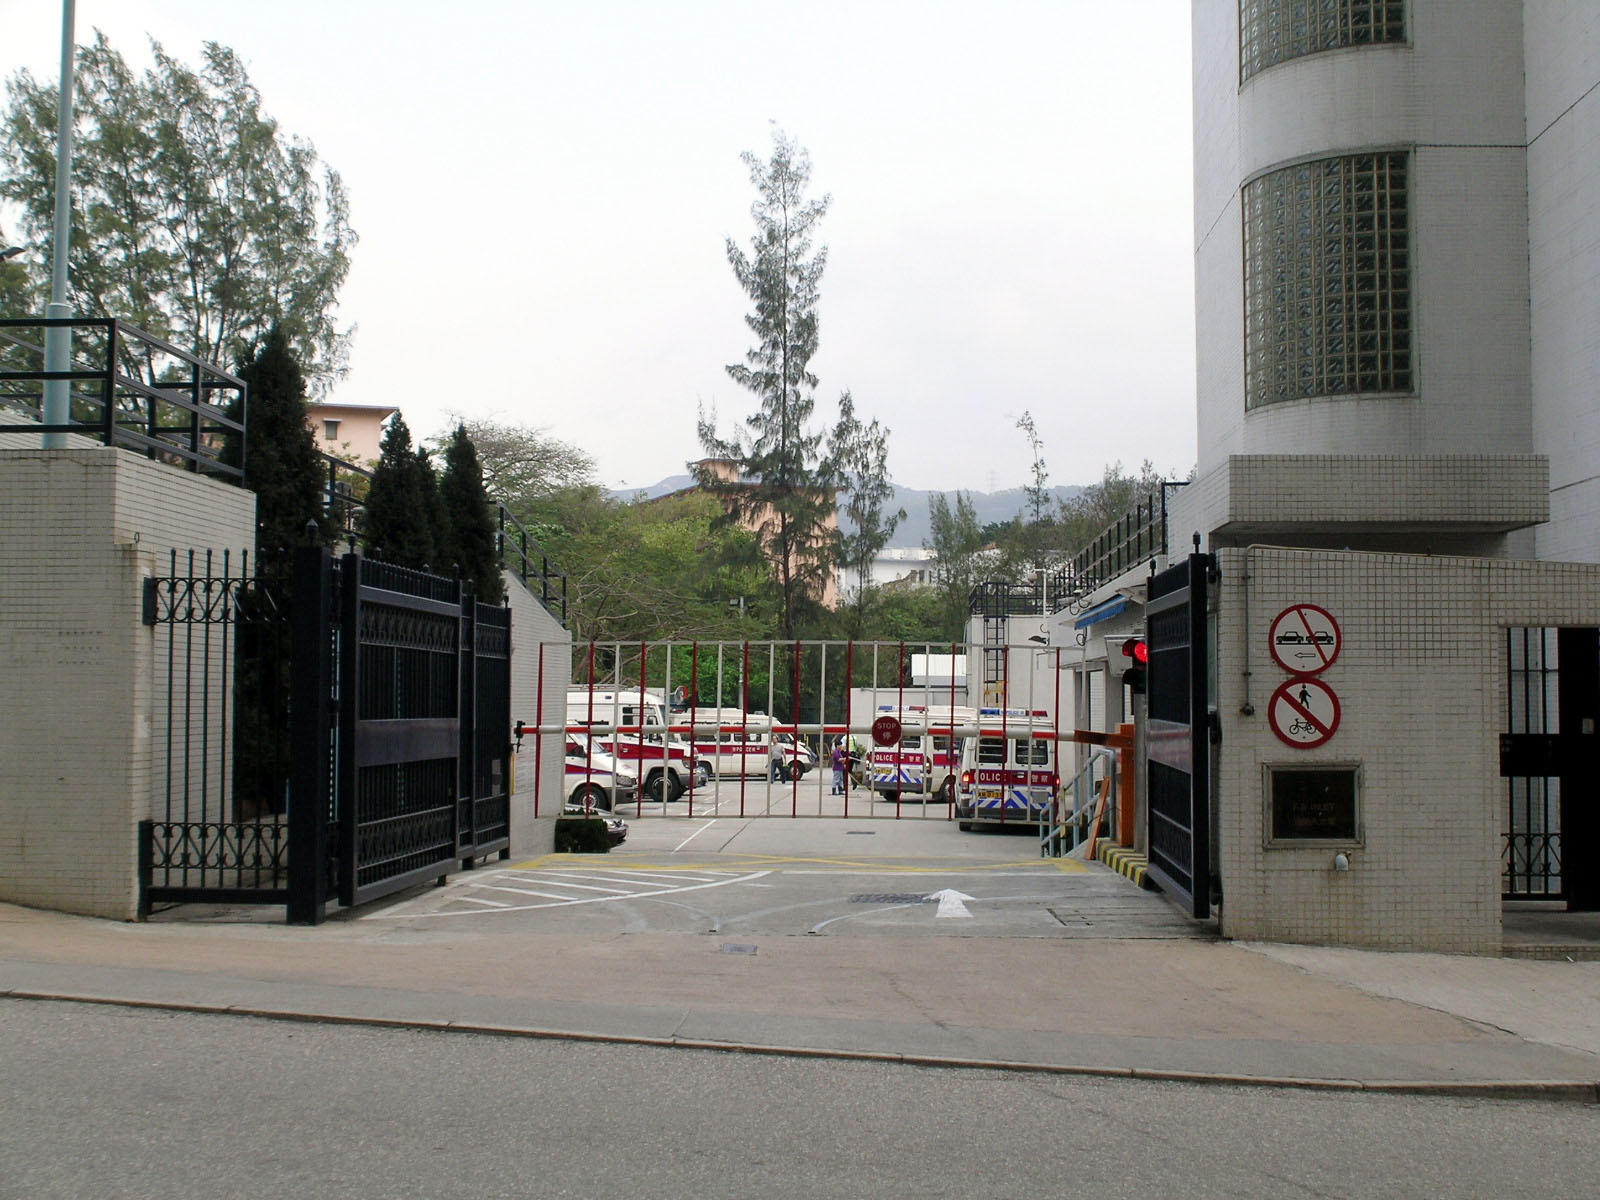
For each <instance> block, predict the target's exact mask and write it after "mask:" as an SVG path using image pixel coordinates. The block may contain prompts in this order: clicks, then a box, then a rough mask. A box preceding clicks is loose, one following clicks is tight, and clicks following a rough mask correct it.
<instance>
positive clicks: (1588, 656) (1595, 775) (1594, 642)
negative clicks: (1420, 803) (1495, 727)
mask: <svg viewBox="0 0 1600 1200" xmlns="http://www.w3.org/2000/svg"><path fill="white" fill-rule="evenodd" d="M1506 638H1507V641H1506V653H1507V666H1508V673H1507V683H1508V688H1507V693H1508V694H1507V708H1506V720H1507V724H1506V732H1505V733H1504V734H1502V735H1501V739H1500V774H1501V775H1502V776H1503V777H1505V779H1506V785H1507V792H1506V799H1507V805H1508V809H1507V820H1506V822H1505V826H1504V828H1505V838H1506V842H1505V849H1504V854H1503V857H1502V861H1503V864H1504V875H1503V878H1504V885H1503V892H1504V894H1505V896H1506V898H1507V899H1509V900H1565V901H1566V902H1567V908H1568V909H1569V910H1571V911H1574V912H1580V911H1581V912H1594V911H1600V753H1597V748H1600V740H1597V737H1596V729H1597V727H1600V630H1596V629H1588V628H1582V629H1540V628H1530V629H1510V630H1507V632H1506Z"/></svg>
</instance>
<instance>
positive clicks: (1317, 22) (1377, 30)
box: [1239, 0, 1406, 83]
mask: <svg viewBox="0 0 1600 1200" xmlns="http://www.w3.org/2000/svg"><path fill="white" fill-rule="evenodd" d="M1405 40H1406V15H1405V0H1239V82H1240V83H1243V82H1244V81H1245V80H1247V79H1249V78H1250V76H1252V75H1254V74H1255V73H1256V72H1257V71H1264V70H1266V68H1268V67H1270V66H1272V65H1273V64H1274V63H1281V62H1284V61H1285V60H1287V59H1291V58H1300V57H1301V56H1302V55H1306V54H1317V53H1319V52H1320V51H1323V50H1338V49H1340V48H1342V47H1344V46H1374V45H1379V44H1381V43H1384V42H1404V41H1405Z"/></svg>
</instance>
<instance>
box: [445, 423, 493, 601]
mask: <svg viewBox="0 0 1600 1200" xmlns="http://www.w3.org/2000/svg"><path fill="white" fill-rule="evenodd" d="M439 500H440V504H441V506H442V507H443V509H444V528H445V545H446V546H447V547H448V553H450V554H451V555H453V556H454V558H455V561H456V562H457V563H459V564H460V566H461V577H462V580H463V582H464V583H465V584H466V587H467V590H468V591H470V592H472V593H473V595H475V596H477V598H478V600H479V601H480V602H481V603H484V604H499V603H500V602H501V601H502V599H503V598H504V595H505V592H504V588H503V585H502V583H501V579H500V556H499V553H498V547H497V544H496V537H495V532H496V523H495V518H494V512H493V507H492V506H491V505H490V503H489V493H488V491H487V490H486V489H485V488H484V486H483V469H482V467H481V466H480V465H479V463H478V450H477V447H475V446H474V445H473V444H472V439H471V438H469V437H468V436H467V430H466V427H465V426H464V425H457V426H456V428H455V432H453V433H452V434H451V435H450V440H449V441H448V442H447V443H446V444H445V448H444V474H443V475H441V476H440V478H439Z"/></svg>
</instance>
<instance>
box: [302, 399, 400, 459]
mask: <svg viewBox="0 0 1600 1200" xmlns="http://www.w3.org/2000/svg"><path fill="white" fill-rule="evenodd" d="M399 411H400V410H399V409H398V408H389V407H388V406H386V405H381V404H308V405H306V423H307V424H308V425H310V426H311V431H312V433H314V434H315V435H316V439H317V449H319V450H321V451H322V452H323V453H324V454H331V455H333V457H335V458H342V459H345V460H347V461H349V462H364V463H371V462H375V461H377V458H378V450H379V447H380V445H381V443H382V442H383V431H384V428H385V426H386V425H387V424H388V421H389V418H390V417H392V416H394V414H395V413H397V412H399Z"/></svg>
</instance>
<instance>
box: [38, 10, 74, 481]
mask: <svg viewBox="0 0 1600 1200" xmlns="http://www.w3.org/2000/svg"><path fill="white" fill-rule="evenodd" d="M74 7H75V0H61V90H60V92H59V94H58V97H57V103H56V232H55V253H54V259H53V261H52V263H51V269H50V306H49V307H48V308H47V309H45V316H46V317H48V318H49V319H51V320H53V321H56V320H60V321H64V320H67V319H69V318H70V317H71V316H72V308H71V306H70V305H69V304H68V303H67V251H68V250H69V249H70V247H71V245H72V76H73V72H72V66H73V61H72V60H73V49H74V46H73V32H72V31H73V23H74V22H73V16H74V11H73V10H74ZM44 369H45V370H46V371H70V370H72V326H70V325H52V326H50V327H48V328H47V329H46V330H45V331H44ZM71 419H72V381H71V380H70V379H47V380H45V384H44V407H43V409H42V411H41V412H40V420H41V422H42V423H43V424H45V425H65V424H67V423H68V422H69V421H70V420H71ZM66 444H67V435H66V434H64V433H47V434H45V435H44V448H45V449H46V450H60V449H62V448H64V447H65V446H66Z"/></svg>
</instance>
